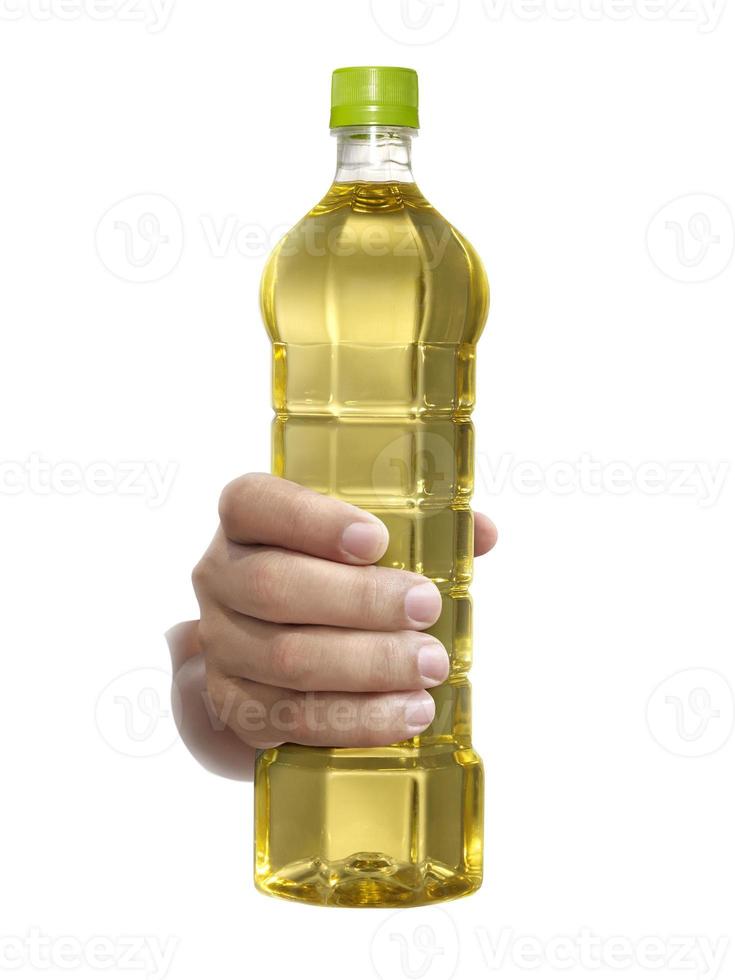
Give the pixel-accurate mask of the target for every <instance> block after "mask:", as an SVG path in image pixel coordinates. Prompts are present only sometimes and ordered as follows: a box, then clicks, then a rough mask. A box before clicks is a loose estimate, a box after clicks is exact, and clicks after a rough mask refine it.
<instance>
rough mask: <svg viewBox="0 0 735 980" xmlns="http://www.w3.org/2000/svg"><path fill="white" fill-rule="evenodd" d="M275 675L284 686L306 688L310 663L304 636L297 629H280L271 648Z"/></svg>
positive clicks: (297, 688)
mask: <svg viewBox="0 0 735 980" xmlns="http://www.w3.org/2000/svg"><path fill="white" fill-rule="evenodd" d="M271 667H272V670H273V675H274V677H276V678H277V679H278V682H279V684H282V686H283V687H290V688H294V689H296V690H299V689H304V685H305V684H306V683H307V681H308V677H309V673H310V671H309V664H308V661H307V658H306V656H305V653H304V643H303V637H302V636H301V634H300V633H299V632H297V631H296V630H279V631H278V633H277V634H276V636H275V638H274V640H273V647H272V649H271Z"/></svg>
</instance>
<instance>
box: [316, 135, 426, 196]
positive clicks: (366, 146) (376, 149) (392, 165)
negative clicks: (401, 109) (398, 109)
mask: <svg viewBox="0 0 735 980" xmlns="http://www.w3.org/2000/svg"><path fill="white" fill-rule="evenodd" d="M332 133H333V135H334V136H336V137H337V172H336V174H335V176H334V182H335V183H336V184H337V183H339V184H354V183H355V182H357V181H364V182H369V183H381V182H385V183H391V184H393V183H401V184H413V183H414V179H413V174H412V173H411V140H412V139H413V137H414V136H415V135H416V130H415V129H408V128H407V127H405V126H342V127H340V128H339V129H333V130H332Z"/></svg>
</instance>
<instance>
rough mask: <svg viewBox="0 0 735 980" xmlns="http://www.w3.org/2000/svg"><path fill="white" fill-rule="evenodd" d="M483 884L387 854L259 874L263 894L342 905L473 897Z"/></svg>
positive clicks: (370, 905) (401, 903)
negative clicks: (402, 861)
mask: <svg viewBox="0 0 735 980" xmlns="http://www.w3.org/2000/svg"><path fill="white" fill-rule="evenodd" d="M481 884H482V879H481V878H480V877H479V876H471V875H467V874H458V873H457V871H456V869H454V868H446V867H442V866H441V865H439V866H437V865H435V864H433V863H432V864H427V866H426V867H424V868H418V867H417V866H416V865H403V866H397V865H396V864H395V862H393V861H391V859H390V858H389V857H387V856H386V855H383V854H376V853H363V854H354V855H353V856H352V858H350V859H349V860H347V861H342V862H340V863H339V865H337V864H332V865H329V864H325V863H324V862H323V861H320V860H318V859H316V860H314V861H303V862H298V863H295V864H293V865H290V866H289V867H286V868H283V869H282V870H281V871H280V872H279V873H278V874H272V875H269V876H268V877H266V878H263V879H258V878H256V886H257V888H258V890H259V891H261V892H262V893H263V894H265V895H273V896H276V897H278V898H285V899H290V900H291V901H296V902H306V903H307V904H309V905H331V906H336V907H342V908H409V907H414V906H418V905H429V904H432V903H433V902H446V901H449V900H450V899H453V898H462V897H463V896H464V895H470V894H471V893H472V892H475V891H477V889H478V888H479V887H480V885H481Z"/></svg>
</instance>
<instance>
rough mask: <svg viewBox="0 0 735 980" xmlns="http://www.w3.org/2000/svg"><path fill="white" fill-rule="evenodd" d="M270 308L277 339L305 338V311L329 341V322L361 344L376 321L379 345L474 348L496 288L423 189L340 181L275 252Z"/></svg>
mask: <svg viewBox="0 0 735 980" xmlns="http://www.w3.org/2000/svg"><path fill="white" fill-rule="evenodd" d="M261 305H262V309H263V315H264V319H265V322H266V326H267V328H268V330H269V332H270V333H271V336H272V338H273V339H274V340H275V339H283V340H287V341H288V340H290V339H293V337H294V336H298V337H299V338H300V339H303V337H304V333H305V328H304V327H303V326H299V324H298V322H297V318H298V311H299V310H300V311H301V313H302V319H303V321H308V323H309V324H310V326H309V328H308V330H309V331H310V333H311V334H312V335H314V334H316V335H319V338H320V339H321V338H323V336H325V335H326V334H327V333H328V332H329V329H328V323H329V324H330V329H331V331H332V334H334V333H335V331H336V332H337V333H339V334H340V338H342V337H345V339H352V340H354V339H355V337H354V334H355V333H356V332H357V331H364V330H365V328H366V326H367V325H368V324H372V327H371V330H370V334H371V336H370V341H371V342H381V341H386V342H390V341H389V340H388V338H391V339H394V338H396V337H400V342H402V341H403V340H404V339H406V340H413V341H424V342H437V343H440V342H448V343H474V342H475V341H476V339H477V337H478V336H479V333H480V332H481V330H482V327H483V325H484V322H485V318H486V316H487V311H488V305H489V290H488V285H487V277H486V274H485V270H484V267H483V264H482V261H481V260H480V258H479V256H478V254H477V252H476V251H475V249H474V248H473V247H472V245H471V244H470V243H469V242H468V241H467V239H466V238H464V236H463V235H462V234H461V233H460V232H459V231H458V230H457V229H456V228H455V227H454V226H453V225H452V224H451V223H450V222H449V221H447V220H446V218H444V217H443V216H442V215H441V214H440V213H439V212H438V211H437V210H436V209H435V208H434V207H432V205H431V204H430V203H429V202H428V201H427V200H426V198H425V197H424V196H423V194H422V193H421V192H420V190H419V189H418V187H417V186H416V185H415V184H404V183H374V184H368V183H361V182H358V183H354V184H339V183H338V184H333V185H332V186H331V187H330V188H329V190H328V191H327V193H326V194H325V195H324V197H323V198H322V199H321V200H320V201H319V203H318V204H316V205H315V206H314V207H313V208H312V209H311V210H310V211H309V212H308V213H307V214H306V215H305V216H304V217H303V218H302V219H301V221H299V222H298V223H297V224H296V225H295V226H294V227H293V228H292V229H291V230H290V231H289V232H288V233H287V234H286V235H285V236H284V237H283V238H282V239H281V241H280V242H279V243H278V245H277V246H276V248H275V249H274V250H273V252H272V254H271V256H270V258H269V259H268V261H267V264H266V267H265V270H264V273H263V280H262V286H261ZM320 311H321V312H322V314H323V324H322V326H321V327H320V326H319V315H320ZM409 334H410V337H409V336H408V335H409ZM316 342H318V341H316Z"/></svg>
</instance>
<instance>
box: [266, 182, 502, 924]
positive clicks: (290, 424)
mask: <svg viewBox="0 0 735 980" xmlns="http://www.w3.org/2000/svg"><path fill="white" fill-rule="evenodd" d="M261 302H262V310H263V317H264V320H265V323H266V326H267V329H268V332H269V335H270V338H271V340H272V343H273V393H274V408H275V418H274V422H273V472H274V473H275V474H276V475H278V476H283V477H287V478H288V479H290V480H294V481H296V482H297V483H300V484H303V485H305V486H308V487H311V488H313V489H314V490H318V491H321V492H322V493H326V494H330V495H331V496H334V497H338V498H340V499H342V500H346V501H349V502H350V503H353V504H357V505H358V506H360V507H363V508H365V509H366V510H369V511H371V512H372V513H373V514H376V515H377V516H378V517H380V518H381V520H383V521H384V522H385V524H386V525H387V527H388V530H389V532H390V545H389V548H388V551H387V553H386V555H385V557H384V558H383V559H382V561H381V564H383V565H389V566H392V567H394V568H403V569H410V570H412V571H415V572H419V573H421V574H423V575H426V576H428V577H429V578H431V579H433V581H434V582H435V583H436V584H437V586H438V588H439V590H440V591H441V593H442V598H443V610H442V614H441V618H440V619H439V621H438V622H437V623H436V625H435V626H434V627H432V628H431V629H430V630H428V631H427V632H429V633H432V634H433V635H434V636H436V637H437V638H438V639H440V640H441V641H442V643H443V644H444V645H445V647H446V649H447V651H448V652H449V655H450V659H451V665H452V667H451V673H450V677H449V679H448V680H447V682H446V683H445V684H443V685H442V686H441V687H438V688H435V689H434V690H433V691H432V692H431V693H432V695H433V697H434V699H435V701H436V707H437V710H436V717H435V719H434V722H433V723H432V725H431V727H430V728H429V729H428V730H427V731H426V732H425V733H424V734H422V735H421V736H419V737H417V738H413V739H411V740H410V741H407V742H402V743H400V744H398V745H393V746H390V747H386V748H371V749H324V748H307V747H304V746H300V745H293V744H286V745H282V746H279V747H278V748H273V749H269V750H267V751H265V752H263V753H262V754H261V755H260V756H259V759H258V762H257V766H256V779H255V833H256V841H255V880H256V884H257V886H258V888H259V889H260V890H261V891H264V892H267V893H269V894H274V895H279V896H281V897H284V898H290V899H296V900H300V901H304V902H311V903H315V904H320V905H336V906H410V905H420V904H423V903H426V902H435V901H440V900H443V899H447V898H454V897H457V896H460V895H464V894H467V893H469V892H472V891H474V890H475V889H477V888H478V887H479V885H480V883H481V880H482V826H483V814H482V806H483V771H482V763H481V761H480V758H479V756H478V755H477V754H476V752H475V751H474V750H473V748H472V744H471V710H470V685H469V682H468V679H467V671H468V668H469V666H470V660H471V645H472V606H471V599H470V595H469V583H470V579H471V575H472V554H473V525H472V512H471V509H470V497H471V494H472V486H473V427H472V422H471V420H470V414H471V412H472V408H473V405H474V399H475V344H476V342H477V340H478V337H479V335H480V332H481V330H482V328H483V325H484V323H485V319H486V316H487V311H488V302H489V297H488V286H487V279H486V276H485V272H484V270H483V267H482V263H481V262H480V259H479V258H478V256H477V254H476V253H475V251H474V250H473V249H472V247H471V246H470V245H469V243H468V242H467V241H466V240H465V239H464V238H463V237H462V236H461V235H460V234H459V233H458V232H457V231H456V229H454V228H453V227H452V226H451V225H450V224H449V223H448V222H447V221H446V220H445V219H444V218H443V217H442V216H441V215H440V214H439V213H438V212H437V211H436V210H435V209H434V208H432V207H431V206H430V205H429V203H428V202H427V201H426V200H425V198H424V197H423V196H422V194H421V193H420V191H419V190H418V188H417V187H416V185H415V184H413V183H400V182H396V183H387V182H376V183H371V182H356V183H335V184H333V185H332V187H331V188H330V190H329V192H328V193H327V195H326V196H325V197H324V199H323V200H322V201H321V202H320V203H319V204H318V205H317V206H316V207H315V208H313V209H312V211H310V212H309V214H308V215H307V216H306V217H305V218H304V219H303V220H302V221H301V222H300V223H299V224H298V225H297V226H296V227H295V228H294V229H293V230H292V231H291V232H289V234H287V235H286V236H285V238H284V239H283V240H282V241H281V242H280V243H279V245H278V246H277V247H276V249H275V250H274V252H273V254H272V255H271V257H270V259H269V261H268V264H267V266H266V269H265V272H264V276H263V283H262V294H261Z"/></svg>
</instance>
